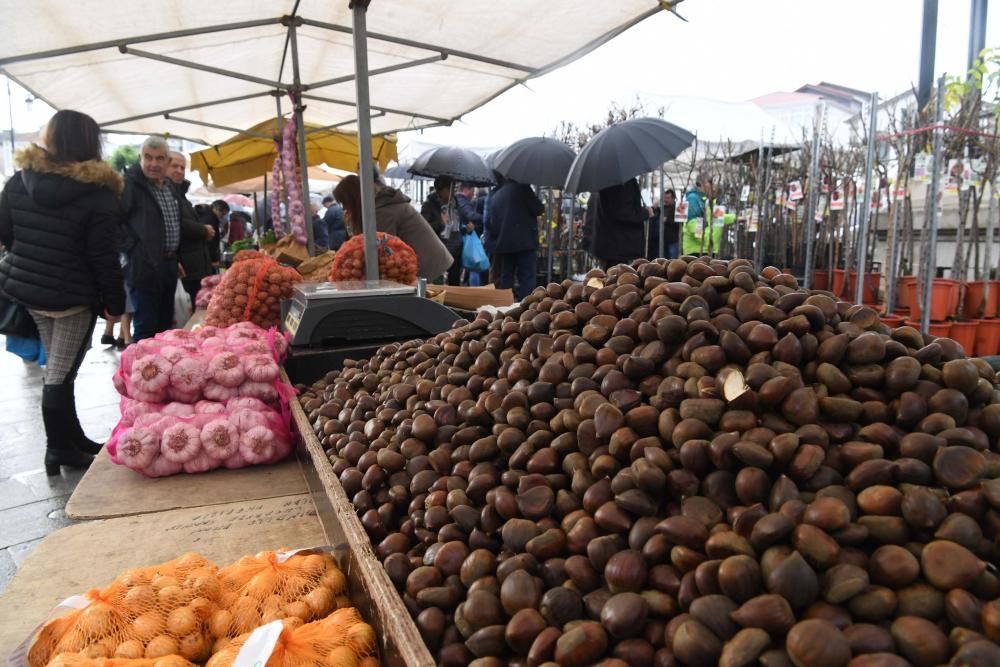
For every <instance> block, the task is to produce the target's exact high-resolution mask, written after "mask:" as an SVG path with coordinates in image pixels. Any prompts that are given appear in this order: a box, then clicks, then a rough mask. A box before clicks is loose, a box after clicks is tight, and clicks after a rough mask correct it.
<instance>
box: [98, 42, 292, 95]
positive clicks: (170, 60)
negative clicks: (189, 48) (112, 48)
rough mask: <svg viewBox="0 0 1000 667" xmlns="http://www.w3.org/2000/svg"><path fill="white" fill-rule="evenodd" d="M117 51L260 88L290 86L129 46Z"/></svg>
mask: <svg viewBox="0 0 1000 667" xmlns="http://www.w3.org/2000/svg"><path fill="white" fill-rule="evenodd" d="M118 50H119V51H120V52H122V53H124V54H127V55H130V56H138V57H139V58H147V59H149V60H156V61H158V62H161V63H167V64H168V65H177V66H178V67H187V68H188V69H196V70H199V71H201V72H208V73H209V74H218V75H220V76H228V77H230V78H232V79H240V80H242V81H249V82H250V83H259V84H260V85H262V86H267V87H268V88H286V89H287V88H289V87H290V86H289V85H288V84H286V83H281V82H280V81H273V80H271V79H264V78H261V77H259V76H252V75H250V74H243V73H242V72H234V71H232V70H228V69H223V68H221V67H213V66H211V65H202V64H201V63H193V62H191V61H189V60H182V59H180V58H174V57H171V56H164V55H160V54H159V53H150V52H149V51H142V50H140V49H133V48H131V47H129V46H125V45H124V44H123V45H122V46H119V47H118Z"/></svg>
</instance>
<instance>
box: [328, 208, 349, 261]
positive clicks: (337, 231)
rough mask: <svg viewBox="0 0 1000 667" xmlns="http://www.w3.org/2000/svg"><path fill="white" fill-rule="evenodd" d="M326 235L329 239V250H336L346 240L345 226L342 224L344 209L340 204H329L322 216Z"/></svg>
mask: <svg viewBox="0 0 1000 667" xmlns="http://www.w3.org/2000/svg"><path fill="white" fill-rule="evenodd" d="M323 222H324V223H325V224H326V233H327V236H329V237H330V250H337V249H339V248H340V246H342V245H344V241H346V240H347V225H345V224H344V209H343V207H341V205H340V204H330V206H329V207H328V208H327V209H326V213H325V214H324V215H323Z"/></svg>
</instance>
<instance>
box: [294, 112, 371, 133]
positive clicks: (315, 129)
mask: <svg viewBox="0 0 1000 667" xmlns="http://www.w3.org/2000/svg"><path fill="white" fill-rule="evenodd" d="M384 115H385V113H383V112H382V111H378V112H376V113H373V114H372V118H380V117H382V116H384ZM356 122H357V121H356V120H355V119H354V118H351V119H350V120H342V121H340V122H339V123H334V124H333V125H324V126H323V127H311V128H309V129H308V130H306V134H316V133H317V132H326V131H327V130H336V129H337V128H338V127H343V126H345V125H350V124H351V123H356Z"/></svg>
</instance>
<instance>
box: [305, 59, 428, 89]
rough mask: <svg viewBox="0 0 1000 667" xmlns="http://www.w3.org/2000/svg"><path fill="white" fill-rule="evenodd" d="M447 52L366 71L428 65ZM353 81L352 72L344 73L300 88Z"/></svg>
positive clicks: (394, 69)
mask: <svg viewBox="0 0 1000 667" xmlns="http://www.w3.org/2000/svg"><path fill="white" fill-rule="evenodd" d="M447 59H448V54H447V53H440V54H438V55H436V56H431V57H430V58H421V59H419V60H411V61H409V62H405V63H397V64H395V65H389V66H387V67H380V68H378V69H373V70H371V71H369V72H368V76H369V77H372V76H375V75H377V74H388V73H389V72H398V71H399V70H401V69H409V68H411V67H419V66H421V65H430V64H432V63H437V62H441V61H442V60H447ZM350 81H354V75H353V74H345V75H344V76H338V77H334V78H332V79H326V80H324V81H317V82H316V83H308V84H305V85H303V86H302V90H315V89H316V88H325V87H327V86H335V85H337V84H338V83H348V82H350Z"/></svg>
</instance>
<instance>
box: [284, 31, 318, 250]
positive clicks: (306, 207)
mask: <svg viewBox="0 0 1000 667" xmlns="http://www.w3.org/2000/svg"><path fill="white" fill-rule="evenodd" d="M296 28H297V22H296V21H289V22H288V38H289V43H290V44H291V47H292V88H293V89H294V91H295V92H294V93H293V95H292V104H293V105H294V109H295V123H296V128H295V129H296V133H295V134H296V137H297V139H298V142H299V173H300V174H301V178H300V180H301V184H302V208H303V216H304V217H305V226H306V248H307V249H308V251H309V256H310V257H315V256H316V240H315V239H314V238H313V224H312V208H311V207H310V201H309V155H308V153H307V151H306V124H305V120H304V118H303V112H304V111H305V109H306V108H305V106H303V104H302V96H301V78H300V76H299V43H298V39H297V38H296V35H295V31H296Z"/></svg>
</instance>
